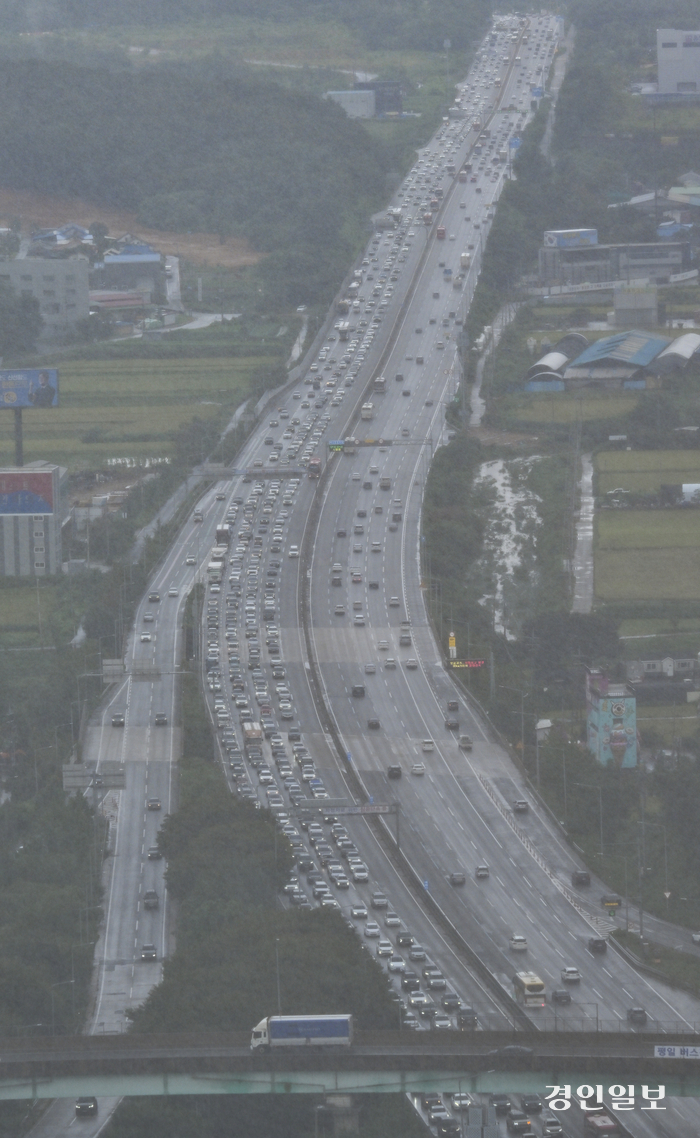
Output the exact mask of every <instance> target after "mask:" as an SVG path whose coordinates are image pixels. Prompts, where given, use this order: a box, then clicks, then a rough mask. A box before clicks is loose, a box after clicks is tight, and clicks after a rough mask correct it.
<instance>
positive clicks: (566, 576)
mask: <svg viewBox="0 0 700 1138" xmlns="http://www.w3.org/2000/svg"><path fill="white" fill-rule="evenodd" d="M569 15H570V17H571V19H572V22H573V23H574V25H575V27H576V41H575V48H574V54H573V59H572V60H571V62H570V65H569V69H568V71H567V76H566V78H565V81H564V83H563V86H562V89H561V93H560V96H559V101H558V104H557V114H556V118H555V123H554V136H553V149H552V157H553V161H550V159H549V158H548V157H546V156H545V155H544V154H543V153H542V151H541V149H540V142H541V140H542V138H543V137H544V131H545V125H546V120H547V116H548V114H549V107H548V105H547V101H546V100H544V101H543V103H542V105H541V107H540V109H539V111H538V113H537V115H536V116H535V119H534V121H533V123H532V125H531V126H530V127H529V128H528V130H527V131H526V132H525V134H524V137H523V144H522V146H521V148H520V150H519V151H518V157H517V158H516V160H515V172H516V180H515V181H513V182H511V183H509V184H507V185H506V187H505V189H504V191H503V193H502V195H501V198H500V202H499V207H498V210H497V212H496V216H495V220H494V223H493V226H492V228H491V232H490V234H489V239H488V243H487V246H486V249H485V253H484V262H483V271H482V273H481V277H480V281H479V284H478V286H477V290H476V294H475V298H474V304H473V306H472V310H471V313H470V315H469V318H468V321H467V324H466V337H465V341H464V343H463V345H462V346H463V350H464V353H465V371H466V373H467V381H468V382H470V381H471V380H472V378H473V375H474V371H475V368H474V360H473V353H471V352H470V351H469V349H470V346H471V345H472V344H473V343H474V341H475V339H476V338H477V337H478V335H479V334H480V333H481V332H482V331H483V329H484V327H485V326H486V325H490V324H492V323H493V320H494V317H495V315H496V314H497V313H498V311H499V309H501V308H502V307H503V306H504V305H506V304H513V303H514V302H518V308H517V312H516V314H515V318H514V319H513V320H512V322H511V324H510V325H509V326H508V327H507V328H506V330H505V331H504V333H503V335H502V338H501V340H500V342H499V345H498V348H497V349H496V351H495V352H494V353H492V354H491V355H490V356H489V357H488V359H487V362H486V366H485V369H484V377H483V381H482V388H481V395H482V397H483V398H484V399H485V401H486V406H487V410H486V415H485V418H484V421H483V424H482V429H481V430H480V431H479V432H478V436H479V439H480V440H481V445H480V446H477V444H476V441H475V439H474V438H473V437H471V438H470V436H469V434H468V433H467V432H466V430H465V429H464V428H465V424H463V423H460V420H459V416H458V415H457V414H456V413H454V412H453V413H452V415H451V424H452V425H453V426H454V427H455V428H456V429H457V432H458V433H457V435H456V438H455V439H454V441H453V442H452V443H451V444H450V445H449V446H448V447H447V448H446V449H445V450H443V451H441V452H439V454H438V456H437V458H436V461H435V462H434V464H433V467H432V469H431V472H430V476H429V481H428V488H427V504H428V506H429V509H426V511H425V514H424V517H425V520H424V533H425V537H426V544H425V551H424V557H423V566H424V570H423V572H424V580H425V583H426V596H427V598H428V600H429V604H430V611H431V615H432V619H433V621H434V625H435V628H436V631H437V633H438V635H439V637H440V640H441V643H442V644H443V650H444V652H445V655H446V656H447V633H448V631H453V632H454V634H455V636H456V641H457V657H458V659H463V658H467V657H468V658H470V659H472V660H473V661H475V662H476V663H477V664H478V663H479V661H482V664H481V666H476V667H474V668H473V669H463V670H460V671H456V672H455V676H456V677H457V678H458V680H459V681H460V682H462V683H463V684H464V685H465V686H466V687H468V688H469V689H470V690H471V692H472V693H473V694H474V695H476V696H477V697H478V699H479V700H480V701H481V703H482V705H483V706H484V707H485V708H486V710H487V711H488V712H489V714H490V716H491V717H492V719H493V721H494V722H495V723H496V724H497V725H498V727H499V728H500V729H501V730H502V731H503V732H504V734H505V735H506V736H507V738H508V739H509V741H510V743H511V745H512V748H513V753H514V754H515V755H516V756H517V757H518V758H519V760H520V761H521V762H522V763H523V767H524V770H525V771H526V773H527V774H528V776H529V777H530V779H531V780H532V782H533V783H534V784H537V785H539V787H540V790H541V793H542V795H543V797H544V798H545V800H546V801H547V803H548V805H549V807H550V808H551V810H552V812H553V813H554V815H555V817H556V818H557V819H558V820H559V821H560V822H561V823H562V825H563V827H564V829H565V831H566V833H567V835H568V836H569V839H570V840H571V841H572V842H575V843H576V845H577V846H578V847H579V848H581V849H582V850H583V851H584V853H585V857H586V859H587V861H588V863H589V864H590V865H591V867H592V868H594V869H595V871H596V873H598V874H600V875H601V876H602V878H603V879H604V880H605V881H606V882H608V883H609V884H610V887H611V888H614V889H617V890H618V891H619V892H620V893H621V894H623V895H624V894H625V893H626V894H627V895H628V896H629V897H630V899H631V900H634V899H635V898H638V893H639V889H640V885H639V882H640V866H641V864H642V863H641V859H642V858H644V859H645V860H644V865H643V869H642V871H641V890H642V895H643V903H644V905H645V906H646V907H647V908H648V909H650V910H651V911H653V912H654V913H656V914H657V915H659V916H662V917H664V916H668V917H669V918H670V919H671V920H674V921H677V922H678V923H680V924H683V925H686V926H688V927H691V928H692V927H698V924H699V923H700V895H699V892H698V886H697V881H698V865H697V864H696V862H695V857H696V852H697V851H696V841H695V838H694V837H693V836H691V835H690V833H689V830H688V827H687V816H688V815H694V816H695V817H697V812H698V809H700V785H698V775H697V767H698V765H699V764H700V728H699V721H698V717H697V715H696V710H697V705H696V704H695V703H687V702H686V700H685V691H684V690H683V691H680V693H679V695H678V699H677V701H676V702H672V701H671V697H670V696H668V694H666V695H665V697H664V698H662V696H661V693H660V695H659V700H658V701H655V702H646V701H645V702H639V703H638V707H637V712H638V724H639V730H640V734H641V740H642V744H643V748H644V753H645V754H646V755H647V756H650V757H651V759H652V766H653V769H650V770H649V771H648V772H646V775H645V774H644V772H643V771H642V770H641V769H640V770H638V771H619V770H613V769H607V770H604V769H601V768H600V767H598V765H597V764H596V763H595V762H594V760H593V759H592V757H591V756H590V755H589V753H588V752H587V751H586V749H585V747H584V745H583V744H582V740H583V739H584V738H585V704H584V694H583V693H584V674H585V666H586V665H589V666H592V665H595V666H600V667H602V668H603V669H604V670H605V671H606V672H607V674H608V675H609V677H610V679H611V680H613V681H620V680H624V679H625V674H626V673H625V663H626V661H627V660H630V659H636V658H638V657H639V656H640V655H644V654H646V653H651V654H653V655H657V654H664V653H668V654H669V655H670V654H673V653H674V652H683V651H686V652H688V653H689V654H690V655H692V656H697V653H698V649H699V648H700V642H699V641H698V628H700V624H698V617H699V616H700V607H699V606H700V578H698V575H697V572H696V566H695V562H696V561H697V547H698V541H699V539H698V535H697V533H696V530H697V528H698V527H697V524H696V511H695V510H686V511H682V512H680V511H677V510H661V509H658V508H654V507H658V506H659V504H662V503H661V497H662V495H663V494H664V493H665V492H666V491H665V490H664V489H662V488H667V487H668V486H669V485H676V486H678V485H680V484H681V483H688V482H691V483H693V482H696V481H699V480H700V466H699V464H698V458H697V455H698V453H700V452H698V451H696V449H695V447H696V443H697V438H696V436H697V432H693V431H685V430H680V429H679V428H683V427H687V426H694V425H697V423H698V421H699V416H700V368H698V367H697V366H696V365H691V366H690V367H689V368H687V369H686V370H685V371H684V372H683V373H681V374H680V375H679V376H677V377H675V376H674V377H669V378H666V377H665V378H664V381H663V387H662V389H659V390H649V391H644V392H639V391H635V392H596V391H584V392H576V393H554V394H544V393H537V394H526V393H524V392H523V391H522V379H523V375H524V374H525V372H526V371H527V369H528V368H529V367H530V366H531V365H532V364H533V363H534V362H535V361H536V360H537V359H539V358H540V356H541V355H543V354H545V352H546V351H548V350H550V348H551V347H553V346H554V345H555V344H556V342H557V341H558V340H559V339H560V338H561V337H562V336H563V335H564V334H565V332H566V331H568V330H570V329H582V330H583V331H584V333H585V335H586V337H587V338H588V340H589V341H591V340H594V339H596V338H599V337H600V336H602V335H605V334H606V329H605V328H604V327H601V328H594V329H589V328H588V327H587V325H588V323H589V322H596V321H597V322H600V323H601V324H603V323H604V322H605V320H606V311H605V306H597V307H596V306H595V305H592V304H590V303H589V302H588V300H586V301H585V303H576V304H573V303H572V304H571V305H568V306H566V305H562V306H559V305H555V304H553V303H548V302H547V300H546V299H543V298H530V297H527V296H525V295H524V294H520V293H519V291H518V281H519V279H520V278H521V277H522V276H523V274H528V273H532V272H533V271H534V269H535V266H536V258H537V249H538V247H539V246H540V244H541V242H542V233H543V231H544V230H545V229H558V228H572V227H573V228H576V227H579V226H591V227H595V228H597V229H598V233H599V241H600V242H601V243H606V242H620V241H645V240H653V239H655V223H654V219H653V218H650V217H645V216H644V215H642V214H638V213H635V212H633V211H631V210H630V209H626V208H624V207H622V208H615V209H609V208H608V207H609V206H611V205H618V204H619V202H621V201H622V200H624V198H625V197H627V196H629V193H630V186H637V185H638V186H639V187H640V188H639V190H638V191H637V192H642V189H643V188H644V187H646V186H647V184H648V181H649V178H650V177H651V176H652V175H651V174H650V171H653V172H654V173H653V177H654V178H655V179H656V183H655V184H658V185H664V184H669V185H673V184H674V182H675V180H676V179H677V178H678V177H679V176H680V175H681V174H682V173H684V172H685V171H687V170H692V169H697V168H698V165H699V164H700V148H699V144H698V137H699V136H698V133H697V125H698V111H697V108H691V109H687V110H681V111H680V112H678V111H677V109H676V108H664V109H663V110H659V111H657V112H655V113H653V114H652V111H651V110H650V109H649V108H648V107H647V106H646V104H645V103H644V102H643V101H642V100H641V99H637V98H633V97H632V96H631V94H630V93H629V87H630V84H631V83H632V82H641V81H644V79H651V78H653V77H654V75H653V63H654V59H655V34H656V33H655V29H656V27H657V26H667V27H684V26H688V27H690V26H694V25H693V23H692V21H693V20H694V19H695V16H694V14H693V11H692V7H691V6H690V5H689V4H688V3H686V2H685V0H662V2H661V5H660V6H659V5H657V6H656V7H655V8H654V11H653V13H651V11H650V10H648V9H645V10H644V11H640V7H639V5H638V4H637V3H632V2H631V0H623V3H622V4H621V5H616V6H615V10H614V11H611V10H610V8H609V6H608V5H604V4H602V3H599V2H598V0H575V2H573V3H572V4H571V5H570V6H569ZM689 20H690V21H691V23H688V21H689ZM659 300H660V318H661V320H663V321H665V320H667V319H668V318H669V317H671V318H673V317H674V316H675V317H677V318H678V319H680V318H682V317H683V316H684V315H685V316H693V315H694V314H695V312H696V310H697V303H698V289H697V285H695V284H693V283H692V282H691V284H690V285H689V287H687V288H681V287H676V288H673V289H669V290H665V289H664V290H660V292H659ZM659 333H660V334H661V335H669V336H670V335H671V333H670V331H666V330H665V328H664V327H663V326H662V327H660V328H659ZM528 341H530V343H528ZM467 353H468V354H467ZM460 428H461V430H460ZM611 435H612V436H624V441H623V442H622V443H620V442H619V441H618V443H617V444H616V446H617V449H611V443H610V436H611ZM489 439H491V440H493V441H489ZM626 448H627V449H626ZM585 451H591V452H593V454H594V456H595V478H594V493H595V494H596V495H597V501H598V504H599V506H600V505H608V506H612V507H613V508H609V509H606V510H598V511H597V526H596V532H595V555H596V556H595V588H596V604H595V607H594V611H593V613H592V614H591V615H590V616H585V615H578V614H570V611H569V610H570V608H571V575H570V565H571V562H572V557H573V550H574V536H575V533H574V510H575V509H576V505H577V492H576V481H577V479H578V477H579V473H580V468H579V462H578V459H579V455H580V454H581V453H582V452H585ZM465 454H468V455H469V461H468V462H465V461H464V456H465ZM614 490H618V491H620V490H621V491H622V493H621V494H620V493H618V497H619V498H620V499H621V501H619V502H616V503H611V502H610V501H609V500H608V498H607V497H606V495H608V493H609V492H610V491H614ZM623 506H624V507H627V508H622V507H623ZM504 566H505V569H504ZM618 633H619V636H618ZM539 719H548V720H551V721H552V723H553V727H552V729H551V731H550V733H549V737H548V738H547V739H546V740H543V739H541V740H540V742H539V744H538V742H537V741H536V738H535V731H534V725H535V723H536V722H537V721H538V720H539ZM601 813H602V837H601ZM643 823H644V826H645V827H646V830H645V832H646V853H645V854H643V853H642V852H641V851H640V834H641V831H642V824H643ZM664 839H665V840H664ZM601 842H602V848H601ZM689 842H690V847H689V845H688V843H689ZM601 855H602V856H601ZM688 855H689V856H688ZM669 883H670V884H669ZM665 892H670V896H669V898H666V897H665V896H664V893H665Z"/></svg>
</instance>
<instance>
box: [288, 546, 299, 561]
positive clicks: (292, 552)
mask: <svg viewBox="0 0 700 1138" xmlns="http://www.w3.org/2000/svg"><path fill="white" fill-rule="evenodd" d="M298 556H299V546H298V545H290V547H289V552H288V553H287V557H291V558H295V557H298Z"/></svg>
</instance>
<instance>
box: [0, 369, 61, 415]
mask: <svg viewBox="0 0 700 1138" xmlns="http://www.w3.org/2000/svg"><path fill="white" fill-rule="evenodd" d="M57 406H58V371H57V370H56V369H55V368H41V369H40V368H27V369H26V370H18V371H0V408H3V407H5V408H10V407H11V408H18V407H35V408H37V407H57Z"/></svg>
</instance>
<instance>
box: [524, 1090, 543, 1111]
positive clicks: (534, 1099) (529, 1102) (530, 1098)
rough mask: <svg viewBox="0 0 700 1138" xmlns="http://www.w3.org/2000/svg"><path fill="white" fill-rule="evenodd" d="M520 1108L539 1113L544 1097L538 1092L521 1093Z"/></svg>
mask: <svg viewBox="0 0 700 1138" xmlns="http://www.w3.org/2000/svg"><path fill="white" fill-rule="evenodd" d="M520 1109H521V1110H524V1111H525V1113H526V1114H539V1112H540V1111H541V1110H542V1099H541V1098H540V1096H539V1095H536V1094H531V1095H521V1096H520Z"/></svg>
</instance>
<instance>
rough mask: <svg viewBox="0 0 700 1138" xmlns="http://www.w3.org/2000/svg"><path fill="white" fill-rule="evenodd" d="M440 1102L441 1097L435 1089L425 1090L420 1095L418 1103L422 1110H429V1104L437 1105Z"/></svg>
mask: <svg viewBox="0 0 700 1138" xmlns="http://www.w3.org/2000/svg"><path fill="white" fill-rule="evenodd" d="M441 1102H442V1098H441V1097H440V1095H439V1094H438V1092H437V1091H425V1092H424V1093H423V1094H422V1095H421V1096H420V1105H421V1109H422V1110H430V1108H431V1106H438V1105H439V1104H440V1103H441Z"/></svg>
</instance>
